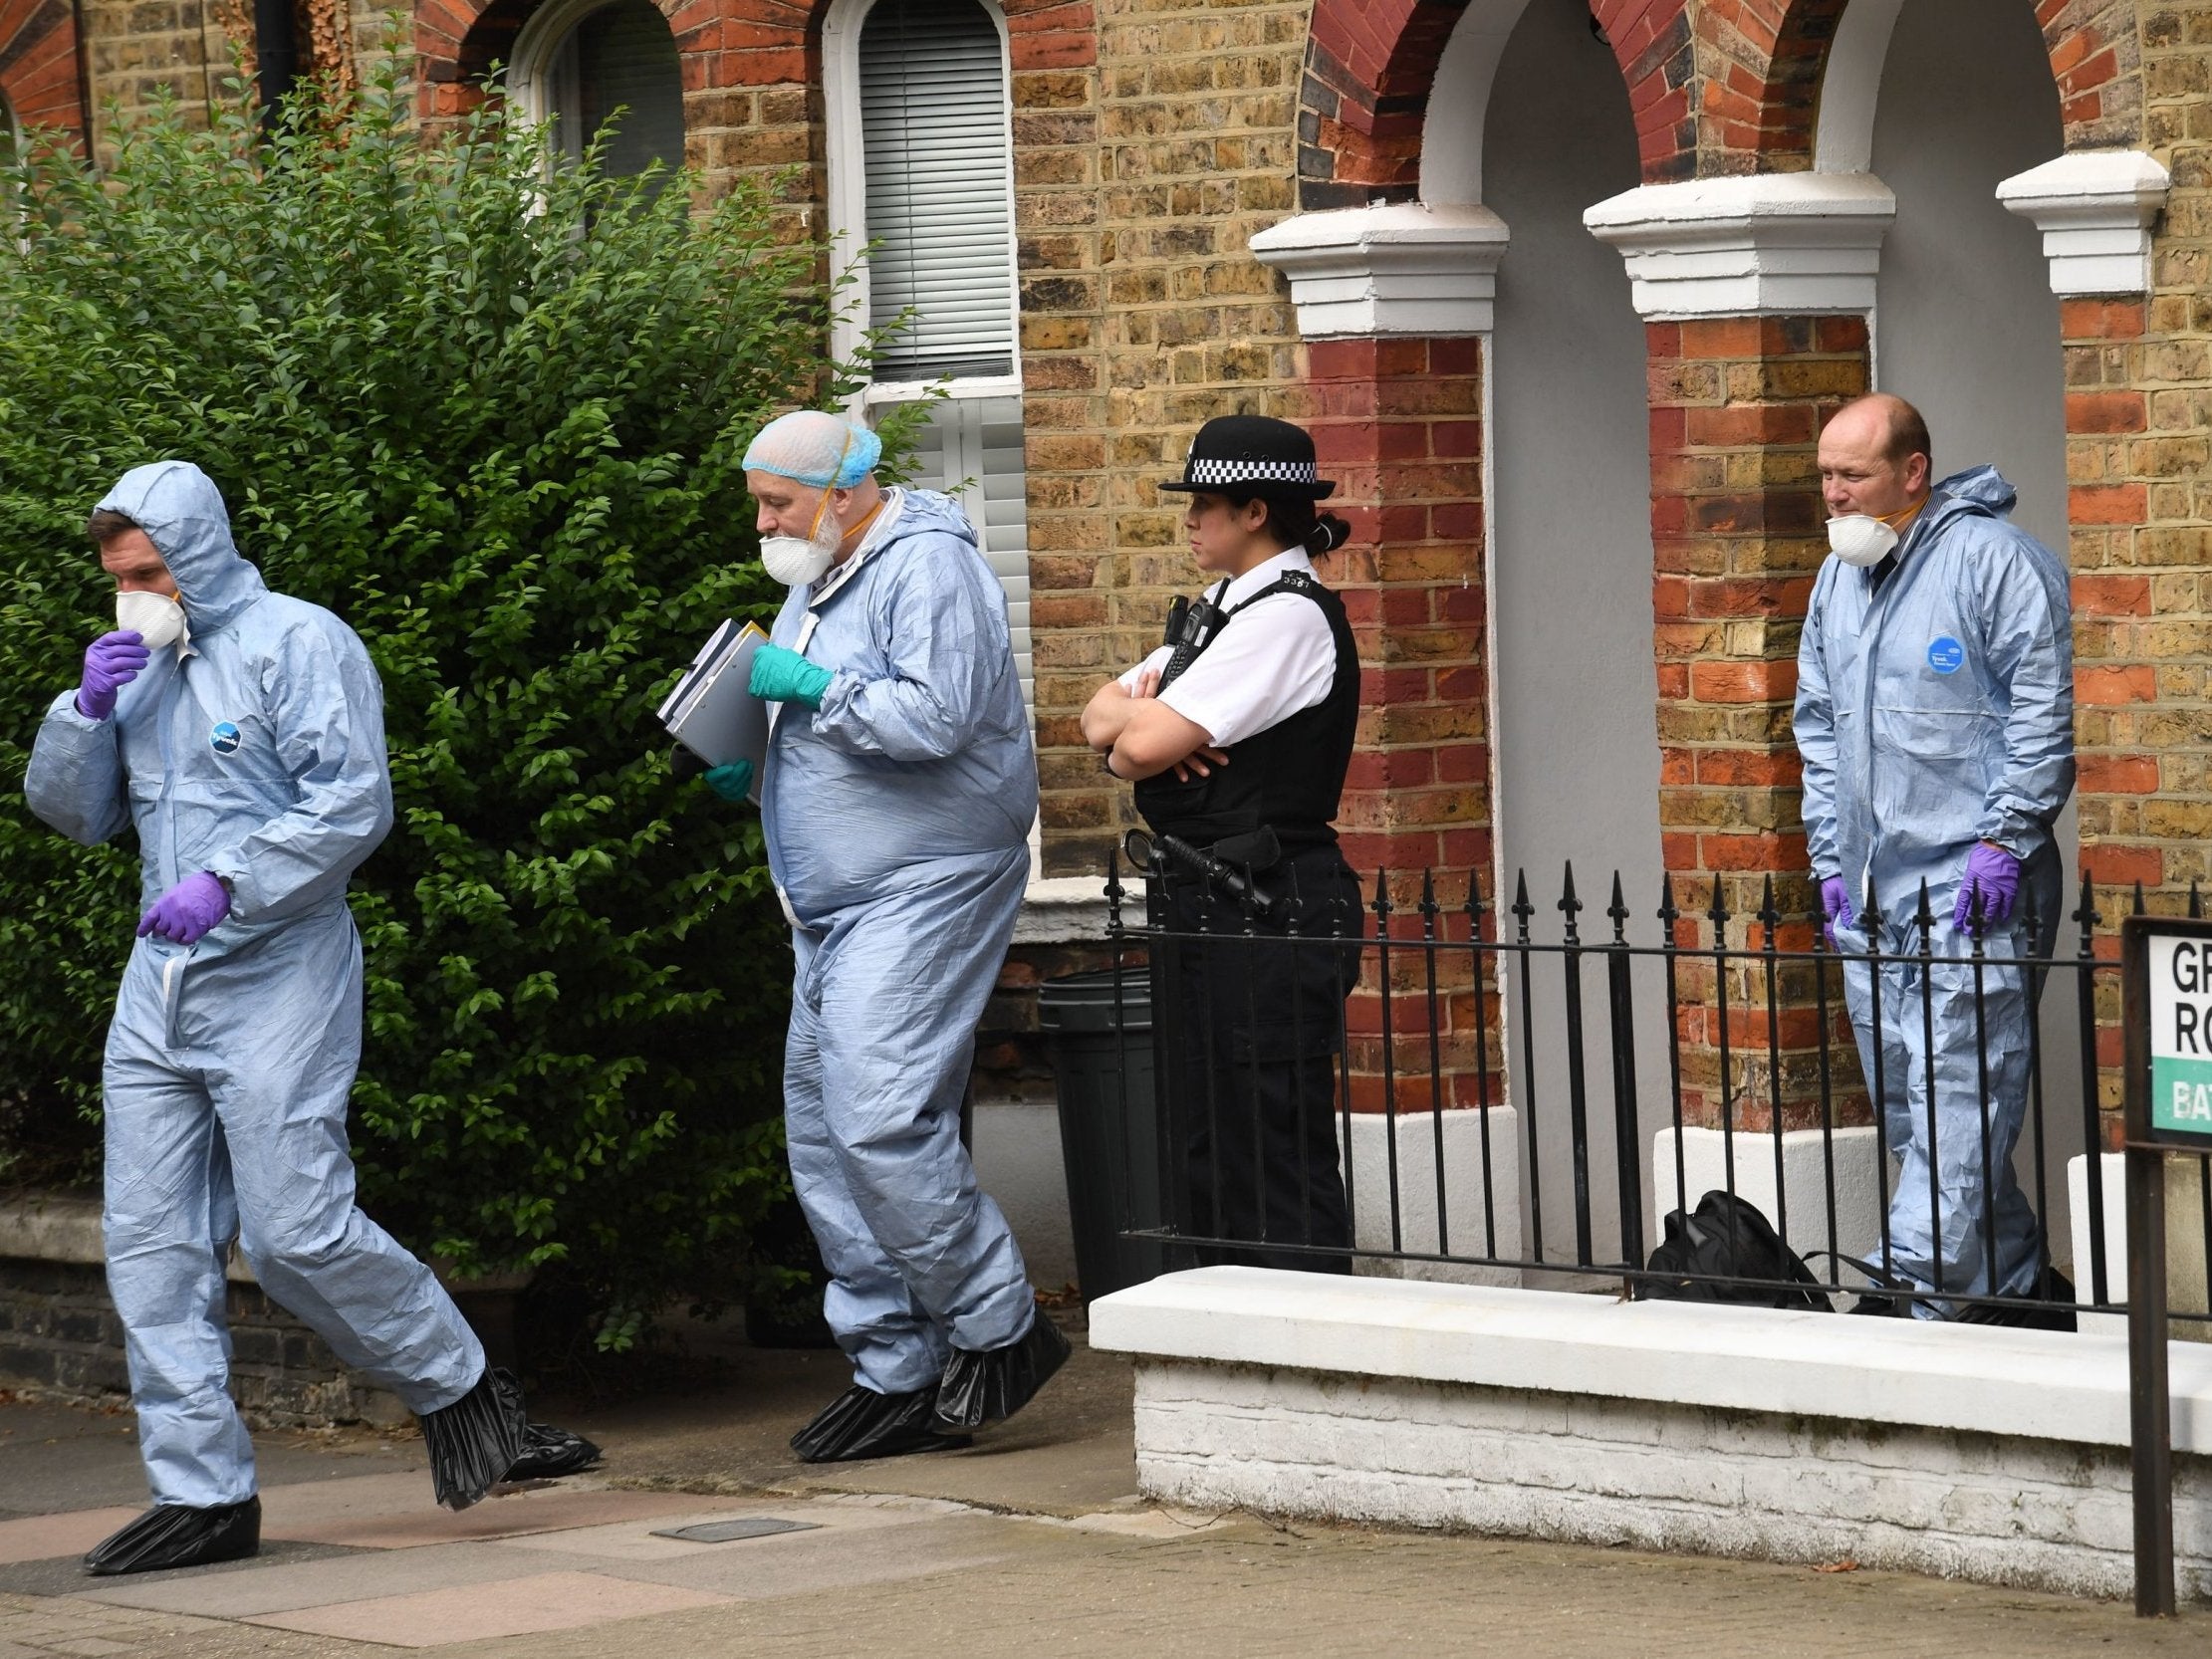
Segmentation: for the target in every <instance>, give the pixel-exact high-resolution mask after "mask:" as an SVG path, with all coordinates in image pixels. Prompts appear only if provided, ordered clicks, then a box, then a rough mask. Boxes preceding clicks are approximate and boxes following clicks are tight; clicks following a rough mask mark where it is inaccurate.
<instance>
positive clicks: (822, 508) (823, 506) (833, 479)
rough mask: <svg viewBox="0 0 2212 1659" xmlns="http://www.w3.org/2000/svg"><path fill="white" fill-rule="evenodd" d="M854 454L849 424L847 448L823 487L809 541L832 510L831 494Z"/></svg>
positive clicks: (809, 526) (841, 451)
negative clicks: (823, 516) (823, 517)
mask: <svg viewBox="0 0 2212 1659" xmlns="http://www.w3.org/2000/svg"><path fill="white" fill-rule="evenodd" d="M852 453H853V426H852V423H851V422H847V424H846V428H845V447H844V448H842V449H840V450H839V451H838V464H837V465H836V466H834V467H832V468H831V469H830V482H829V483H827V484H825V485H823V486H822V500H821V501H820V502H818V503H817V504H816V505H815V510H814V523H812V524H810V525H808V526H807V540H808V541H810V542H811V541H813V540H814V538H815V532H816V531H818V530H820V529H821V528H822V515H823V514H825V513H827V512H828V511H829V510H830V492H831V491H832V490H834V489H836V488H837V487H838V474H839V473H841V472H843V471H844V470H845V458H846V457H847V456H848V455H850V454H852Z"/></svg>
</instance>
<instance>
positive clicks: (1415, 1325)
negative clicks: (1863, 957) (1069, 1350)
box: [1091, 1268, 2212, 1599]
mask: <svg viewBox="0 0 2212 1659" xmlns="http://www.w3.org/2000/svg"><path fill="white" fill-rule="evenodd" d="M1091 1343H1092V1346H1094V1347H1097V1348H1104V1349H1108V1350H1112V1351H1118V1352H1123V1353H1128V1354H1131V1355H1133V1356H1134V1357H1135V1360H1136V1367H1137V1393H1136V1456H1137V1476H1138V1482H1139V1484H1140V1486H1141V1487H1142V1488H1143V1490H1144V1492H1145V1493H1146V1495H1147V1496H1149V1497H1152V1498H1155V1499H1158V1500H1160V1501H1163V1502H1170V1503H1175V1504H1182V1505H1188V1506H1191V1507H1195V1508H1220V1507H1240V1508H1247V1509H1253V1510H1257V1511H1261V1512H1265V1513H1272V1514H1283V1515H1311V1516H1324V1517H1330V1518H1334V1519H1341V1520H1351V1521H1360V1522H1371V1523H1381V1524H1388V1525H1398V1526H1418V1527H1449V1528H1464V1529H1467V1530H1470V1531H1475V1532H1483V1533H1498V1534H1510V1535H1514V1536H1520V1537H1529V1538H1542V1539H1555V1540H1575V1541H1583V1542H1592V1543H1606V1544H1630V1545H1635V1546H1637V1547H1642V1548H1651V1549H1686V1550H1694V1551H1699V1552H1704V1553H1715V1554H1726V1555H1737V1556H1748V1557H1759V1558H1766V1559H1773V1560H1790V1561H1817V1560H1827V1559H1834V1558H1838V1557H1841V1556H1844V1555H1848V1556H1852V1557H1854V1558H1855V1559H1857V1560H1858V1561H1859V1562H1860V1563H1861V1564H1863V1565H1866V1566H1874V1567H1888V1568H1896V1569H1902V1570H1907V1571H1915V1572H1927V1573H1935V1574H1939V1575H1942V1576H1945V1577H1963V1578H1975V1579H1981V1580H1984V1581H1987V1582H1990V1583H1997V1584H2009V1585H2019V1586H2033V1587H2038V1588H2044V1589H2055V1590H2060V1591H2065V1592H2069V1593H2074V1594H2087V1595H2121V1594H2124V1593H2126V1592H2127V1590H2128V1588H2129V1586H2130V1585H2131V1583H2132V1581H2133V1576H2132V1575H2133V1564H2132V1554H2131V1549H2130V1542H2131V1530H2130V1528H2131V1522H2130V1501H2129V1489H2130V1482H2129V1472H2128V1455H2127V1435H2128V1411H2127V1407H2128V1393H2127V1361H2126V1344H2125V1341H2124V1340H2123V1339H2120V1338H2114V1337H2103V1336H2077V1335H2072V1334H2064V1333H2059V1332H2052V1331H2034V1330H2017V1329H2008V1328H2004V1327H1997V1326H1960V1325H1948V1324H1935V1323H1930V1322H1925V1321H1917V1320H1902V1319H1857V1318H1852V1317H1849V1316H1848V1315H1839V1314H1822V1313H1791V1312H1778V1311H1774V1310H1771V1309H1763V1308H1739V1307H1727V1306H1717V1305H1709V1304H1699V1303H1666V1302H1647V1303H1619V1302H1615V1301H1612V1300H1611V1299H1609V1298H1599V1297H1590V1296H1574V1295H1566V1294H1560V1293H1552V1292H1540V1291H1521V1290H1501V1289H1490V1288H1483V1287H1473V1286H1458V1285H1432V1284H1413V1283H1400V1282H1388V1281H1378V1280H1359V1279H1352V1280H1346V1279H1341V1278H1340V1279H1327V1278H1323V1277H1320V1276H1312V1275H1301V1274H1287V1273H1271V1272H1266V1271H1263V1270H1259V1269H1250V1268H1209V1269H1203V1270H1200V1271H1197V1272H1194V1273H1184V1274H1175V1275H1171V1276H1169V1277H1167V1278H1164V1279H1159V1280H1155V1281H1153V1282H1152V1283H1151V1284H1149V1285H1144V1286H1139V1287H1136V1288H1134V1289H1132V1290H1128V1291H1123V1292H1120V1293H1118V1294H1117V1295H1114V1296H1111V1297H1106V1298H1104V1299H1102V1300H1101V1301H1099V1302H1096V1303H1092V1305H1091ZM2172 1354H2173V1359H2172V1364H2173V1393H2174V1406H2173V1436H2174V1446H2175V1451H2176V1458H2175V1466H2176V1487H2175V1516H2174V1523H2175V1541H2176V1547H2177V1551H2178V1555H2179V1558H2180V1566H2179V1579H2180V1589H2181V1593H2182V1594H2183V1595H2185V1596H2188V1597H2190V1598H2192V1599H2195V1598H2203V1597H2207V1596H2212V1351H2208V1350H2207V1349H2206V1348H2205V1347H2204V1346H2203V1345H2201V1344H2194V1343H2177V1344H2175V1345H2174V1346H2173V1349H2172Z"/></svg>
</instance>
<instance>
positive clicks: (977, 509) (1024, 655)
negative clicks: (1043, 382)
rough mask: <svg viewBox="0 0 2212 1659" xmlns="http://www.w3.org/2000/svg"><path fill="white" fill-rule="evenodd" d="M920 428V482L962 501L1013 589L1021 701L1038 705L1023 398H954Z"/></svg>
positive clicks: (1009, 591)
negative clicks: (1031, 628)
mask: <svg viewBox="0 0 2212 1659" xmlns="http://www.w3.org/2000/svg"><path fill="white" fill-rule="evenodd" d="M931 413H932V418H931V420H930V422H929V425H928V426H927V427H926V428H925V429H924V430H923V432H922V433H921V441H920V444H919V446H918V449H917V453H916V456H915V463H914V471H913V482H914V484H915V485H916V486H918V487H919V488H921V489H924V490H942V491H943V492H944V493H945V494H946V495H948V496H950V497H952V499H953V500H954V501H957V502H958V503H959V504H960V508H961V511H963V512H964V513H966V514H967V515H968V522H969V523H970V524H972V525H974V526H975V529H976V534H977V536H979V537H980V538H981V539H982V542H983V556H984V558H986V559H988V560H989V561H990V562H991V569H992V571H993V572H994V573H995V574H996V575H997V577H998V579H999V582H1000V584H1001V585H1002V586H1004V588H1005V589H1006V615H1007V620H1008V621H1009V622H1011V623H1012V624H1013V629H1014V660H1015V664H1016V666H1017V667H1019V668H1020V670H1021V675H1022V701H1023V703H1024V704H1026V705H1031V706H1034V704H1035V701H1036V699H1035V696H1034V691H1035V675H1034V673H1033V670H1032V667H1031V662H1030V649H1029V501H1028V491H1027V488H1026V486H1025V482H1024V475H1023V470H1022V400H1021V399H1020V398H1019V397H950V398H946V399H944V400H942V401H941V402H938V403H936V404H935V405H933V406H932V410H931Z"/></svg>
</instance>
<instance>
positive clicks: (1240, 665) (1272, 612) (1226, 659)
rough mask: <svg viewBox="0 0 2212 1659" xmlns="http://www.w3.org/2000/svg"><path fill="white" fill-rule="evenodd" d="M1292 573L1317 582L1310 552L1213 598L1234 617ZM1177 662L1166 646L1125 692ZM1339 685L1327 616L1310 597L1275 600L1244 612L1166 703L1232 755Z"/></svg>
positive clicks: (1265, 568) (1125, 678) (1270, 565)
mask: <svg viewBox="0 0 2212 1659" xmlns="http://www.w3.org/2000/svg"><path fill="white" fill-rule="evenodd" d="M1287 571H1298V572H1300V573H1302V574H1304V575H1306V576H1312V575H1313V574H1314V562H1313V561H1312V560H1311V559H1309V558H1308V557H1307V556H1306V550H1305V549H1304V548H1292V549H1291V550H1290V551H1289V552H1287V553H1279V554H1277V555H1276V556H1275V557H1274V558H1273V559H1270V560H1267V561H1266V562H1264V563H1263V564H1260V565H1257V566H1254V567H1253V568H1252V569H1251V570H1249V571H1247V572H1245V573H1244V575H1242V576H1240V577H1238V578H1237V579H1236V580H1235V581H1233V582H1231V583H1230V584H1229V591H1228V592H1226V593H1223V594H1221V595H1220V596H1219V597H1215V595H1214V591H1213V589H1212V588H1209V589H1208V590H1207V591H1206V596H1207V597H1208V598H1209V599H1211V600H1212V601H1213V603H1214V604H1216V605H1217V606H1219V607H1220V608H1221V609H1223V610H1234V609H1236V607H1237V606H1238V605H1239V604H1242V603H1243V602H1244V601H1245V600H1246V599H1248V598H1250V597H1251V596H1252V595H1253V594H1254V593H1257V592H1260V591H1261V590H1262V589H1266V588H1271V587H1273V586H1274V585H1275V583H1276V582H1277V581H1278V580H1280V579H1281V577H1282V576H1283V574H1284V573H1285V572H1287ZM1219 586H1220V584H1219V583H1216V584H1215V585H1214V587H1215V588H1218V587H1219ZM1173 654H1174V652H1173V651H1172V649H1171V648H1170V647H1168V646H1166V645H1162V646H1161V647H1160V648H1159V649H1158V650H1156V651H1154V652H1153V653H1152V654H1151V655H1150V656H1148V657H1146V658H1145V659H1144V660H1143V661H1142V662H1140V663H1138V664H1137V665H1136V666H1135V667H1134V668H1131V669H1130V670H1129V671H1128V672H1127V673H1126V674H1123V675H1122V676H1121V682H1120V683H1121V687H1122V689H1123V690H1125V691H1134V690H1135V689H1136V682H1137V677H1138V676H1139V675H1140V674H1142V673H1143V672H1144V670H1145V669H1147V668H1155V669H1164V668H1166V666H1167V659H1168V658H1169V657H1170V656H1172V655H1173ZM1336 677H1337V640H1336V636H1335V635H1334V634H1333V633H1331V632H1330V628H1329V617H1328V615H1327V614H1326V613H1325V612H1324V611H1323V610H1322V607H1321V606H1320V605H1318V604H1316V603H1315V602H1314V601H1313V600H1312V599H1310V598H1308V597H1307V596H1306V595H1305V594H1303V593H1276V594H1274V595H1272V596H1270V597H1268V598H1264V599H1261V600H1259V601H1258V602H1257V603H1255V604H1253V605H1251V606H1250V607H1248V608H1247V609H1245V610H1243V611H1241V612H1239V613H1238V615H1237V617H1236V619H1235V620H1234V621H1232V622H1230V623H1229V624H1227V625H1226V626H1224V627H1223V628H1222V629H1221V630H1220V631H1219V632H1218V633H1217V634H1215V636H1214V641H1213V643H1212V644H1210V645H1208V646H1207V647H1206V648H1205V649H1204V650H1203V651H1201V652H1200V653H1199V654H1198V659H1197V660H1196V661H1195V662H1193V663H1192V664H1191V665H1190V666H1189V667H1188V668H1186V669H1184V670H1183V671H1182V673H1180V674H1179V675H1177V676H1176V678H1175V683H1174V684H1172V685H1170V686H1169V687H1168V688H1167V689H1166V690H1165V691H1163V692H1161V693H1160V696H1159V700H1160V701H1161V702H1162V703H1164V704H1166V705H1167V706H1168V707H1169V708H1171V709H1173V710H1174V711H1175V712H1176V713H1177V714H1179V715H1181V716H1182V717H1183V718H1184V719H1185V720H1188V721H1189V722H1190V723H1191V724H1192V725H1194V726H1198V727H1201V728H1203V729H1204V731H1205V733H1206V735H1207V738H1208V739H1209V741H1211V742H1212V743H1213V745H1214V746H1215V747H1216V748H1221V749H1226V748H1228V747H1229V746H1230V745H1231V744H1234V743H1241V742H1243V741H1244V740H1245V739H1246V738H1248V737H1252V736H1254V735H1256V734H1257V733H1260V732H1264V731H1266V730H1267V729H1268V728H1269V727H1270V726H1275V725H1280V724H1281V723H1282V722H1283V721H1285V720H1288V719H1289V718H1290V717H1291V716H1292V715H1294V714H1296V713H1298V712H1299V710H1301V709H1310V708H1312V707H1314V706H1315V705H1316V704H1318V703H1320V702H1323V701H1324V700H1326V699H1327V697H1328V696H1329V688H1330V686H1331V685H1332V684H1333V683H1334V681H1335V680H1336Z"/></svg>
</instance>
